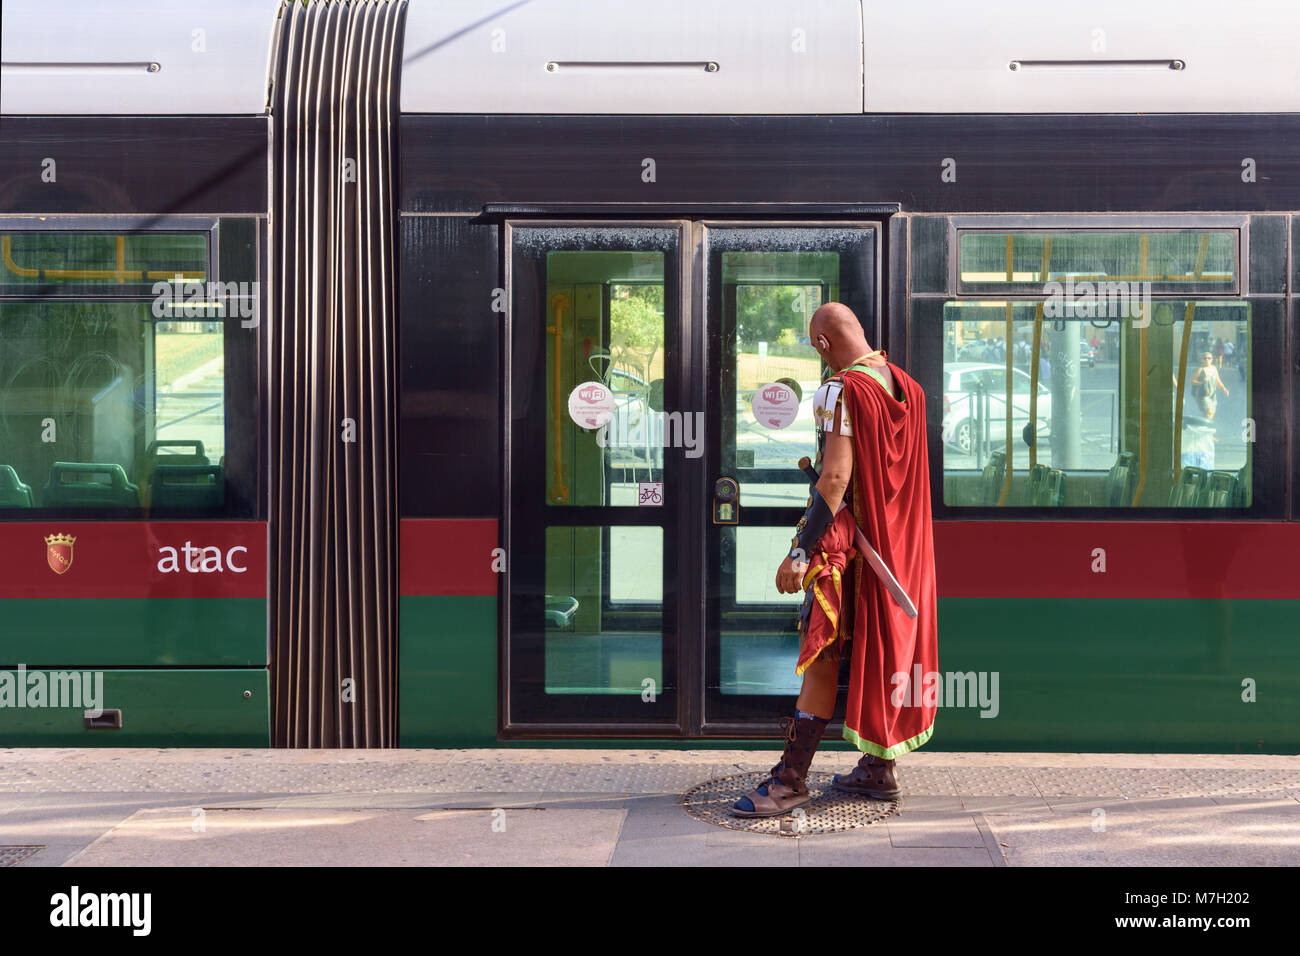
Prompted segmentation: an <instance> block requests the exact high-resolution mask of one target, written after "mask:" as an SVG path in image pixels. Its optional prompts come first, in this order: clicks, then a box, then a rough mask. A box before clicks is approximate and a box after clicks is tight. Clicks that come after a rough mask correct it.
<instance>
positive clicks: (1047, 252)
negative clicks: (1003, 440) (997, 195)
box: [1029, 236, 1052, 471]
mask: <svg viewBox="0 0 1300 956" xmlns="http://www.w3.org/2000/svg"><path fill="white" fill-rule="evenodd" d="M1051 264H1052V237H1051V236H1046V237H1044V239H1043V268H1042V271H1041V272H1039V278H1040V279H1042V281H1043V283H1044V284H1046V283H1047V281H1048V271H1047V270H1048V268H1049V267H1050V266H1051ZM1043 304H1044V303H1042V302H1039V303H1038V304H1037V305H1036V306H1034V348H1033V351H1032V352H1031V353H1030V356H1029V428H1030V431H1031V433H1032V434H1033V436H1034V443H1033V444H1032V445H1030V446H1029V469H1030V471H1033V468H1034V466H1035V465H1036V464H1038V350H1039V349H1041V348H1042V347H1043Z"/></svg>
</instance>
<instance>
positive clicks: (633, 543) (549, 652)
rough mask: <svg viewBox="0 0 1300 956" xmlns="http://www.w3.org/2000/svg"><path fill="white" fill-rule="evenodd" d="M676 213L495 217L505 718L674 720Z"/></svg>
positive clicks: (585, 721)
mask: <svg viewBox="0 0 1300 956" xmlns="http://www.w3.org/2000/svg"><path fill="white" fill-rule="evenodd" d="M680 248H681V229H680V227H679V226H678V225H676V224H667V225H664V224H646V225H621V226H600V225H594V224H585V225H574V226H557V225H541V224H537V225H526V224H518V225H515V224H512V227H511V229H510V249H511V287H512V300H511V303H512V317H511V329H512V374H511V403H510V404H511V418H510V438H509V443H510V444H509V449H508V453H509V460H510V463H511V519H510V571H509V576H510V595H511V601H510V641H509V675H510V676H509V681H510V694H509V714H510V721H511V722H523V723H529V724H561V725H601V724H609V723H624V724H627V723H632V724H647V725H655V724H667V725H670V726H671V725H673V724H675V721H676V717H677V687H676V658H675V654H676V646H677V645H676V637H677V629H676V627H675V614H676V603H675V602H676V593H675V583H674V582H675V577H673V575H675V573H676V571H675V568H676V563H675V562H674V561H672V560H670V557H671V555H672V554H673V553H674V551H675V550H676V549H677V541H678V529H677V524H678V517H679V515H680V514H681V506H682V500H681V495H680V493H679V491H678V490H679V489H680V487H681V486H680V482H679V481H678V480H677V479H678V471H679V465H678V462H677V456H673V455H666V454H665V444H666V442H667V441H669V440H670V439H673V438H674V436H679V435H680V424H681V423H680V422H679V421H677V420H675V419H674V418H673V416H672V415H671V414H670V413H668V412H667V409H669V408H674V407H676V404H677V402H676V400H677V395H678V390H679V376H678V374H677V370H676V369H675V367H674V363H675V362H677V360H678V345H677V342H678V336H679V334H680V328H679V327H680V315H679V303H680V301H681V285H680V276H679V254H680Z"/></svg>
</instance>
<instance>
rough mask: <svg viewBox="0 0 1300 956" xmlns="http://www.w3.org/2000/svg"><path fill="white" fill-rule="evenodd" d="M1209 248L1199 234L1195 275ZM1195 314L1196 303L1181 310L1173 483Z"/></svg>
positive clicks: (1180, 446)
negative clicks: (1181, 328)
mask: <svg viewBox="0 0 1300 956" xmlns="http://www.w3.org/2000/svg"><path fill="white" fill-rule="evenodd" d="M1209 248H1210V237H1209V236H1208V235H1207V236H1201V243H1200V246H1199V247H1198V248H1197V250H1196V273H1195V275H1196V276H1199V275H1200V274H1201V270H1202V269H1203V268H1205V254H1206V253H1207V252H1208V251H1209ZM1195 314H1196V303H1195V302H1188V303H1187V308H1186V309H1184V310H1183V341H1182V347H1181V349H1180V350H1179V353H1178V371H1180V372H1181V373H1182V374H1181V375H1179V376H1177V379H1178V387H1177V389H1176V393H1175V394H1176V395H1177V397H1176V398H1175V399H1174V484H1178V474H1179V472H1180V471H1181V470H1182V462H1183V396H1184V395H1185V394H1186V388H1187V347H1188V344H1189V343H1190V342H1191V338H1192V317H1193V316H1194V315H1195Z"/></svg>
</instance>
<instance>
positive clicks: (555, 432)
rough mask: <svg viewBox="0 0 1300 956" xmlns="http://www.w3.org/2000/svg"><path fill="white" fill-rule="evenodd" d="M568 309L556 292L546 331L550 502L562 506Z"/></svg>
mask: <svg viewBox="0 0 1300 956" xmlns="http://www.w3.org/2000/svg"><path fill="white" fill-rule="evenodd" d="M568 307H569V297H568V296H567V295H565V294H564V293H563V292H557V293H556V294H555V295H553V296H551V308H552V309H554V310H555V324H554V325H549V326H547V328H546V331H547V332H549V333H550V334H551V335H552V336H554V342H553V344H552V351H553V353H554V356H555V359H554V366H553V368H554V372H553V378H554V382H555V384H554V386H553V387H552V393H551V414H552V439H551V440H552V446H551V457H552V459H553V460H554V472H555V477H554V481H553V483H552V485H551V501H553V502H555V503H556V504H562V503H563V502H565V501H568V500H569V487H568V485H566V484H565V483H564V458H563V456H562V451H563V444H564V443H563V440H562V434H563V433H562V432H561V430H560V429H561V428H562V427H563V425H564V409H563V408H562V407H561V404H560V399H561V394H562V391H563V383H562V382H561V381H560V374H561V371H562V369H563V362H564V355H563V352H564V348H563V346H564V310H565V309H567V308H568Z"/></svg>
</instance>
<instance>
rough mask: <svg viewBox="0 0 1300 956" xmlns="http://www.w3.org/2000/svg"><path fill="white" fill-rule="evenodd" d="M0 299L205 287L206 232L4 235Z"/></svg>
mask: <svg viewBox="0 0 1300 956" xmlns="http://www.w3.org/2000/svg"><path fill="white" fill-rule="evenodd" d="M0 263H2V265H0V295H17V294H24V293H26V294H30V293H32V292H40V291H49V292H52V293H54V294H68V293H70V292H75V291H81V290H86V291H91V290H93V291H94V293H95V294H97V295H98V294H105V293H106V294H110V295H118V294H137V295H139V294H151V293H152V290H153V287H154V285H155V284H156V283H158V282H175V281H176V277H177V276H178V275H179V276H180V277H181V280H182V281H188V282H205V281H206V280H207V272H208V237H207V236H206V235H204V234H203V233H126V234H121V233H112V232H62V231H59V232H56V231H52V230H51V231H42V232H14V233H4V234H0Z"/></svg>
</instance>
